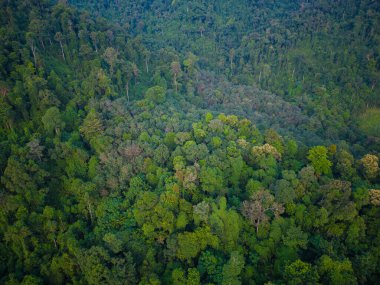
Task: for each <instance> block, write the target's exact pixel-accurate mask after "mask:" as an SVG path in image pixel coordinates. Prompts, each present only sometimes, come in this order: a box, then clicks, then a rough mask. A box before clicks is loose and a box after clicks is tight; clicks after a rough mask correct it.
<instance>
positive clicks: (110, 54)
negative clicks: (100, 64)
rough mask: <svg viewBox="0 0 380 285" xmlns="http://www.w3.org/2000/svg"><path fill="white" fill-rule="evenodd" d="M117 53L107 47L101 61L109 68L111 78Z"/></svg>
mask: <svg viewBox="0 0 380 285" xmlns="http://www.w3.org/2000/svg"><path fill="white" fill-rule="evenodd" d="M117 56H118V52H117V50H115V49H114V48H113V47H108V48H107V49H106V50H105V51H104V53H103V59H104V60H105V62H107V64H108V65H109V66H110V74H111V78H112V75H113V72H114V68H115V64H116V62H117Z"/></svg>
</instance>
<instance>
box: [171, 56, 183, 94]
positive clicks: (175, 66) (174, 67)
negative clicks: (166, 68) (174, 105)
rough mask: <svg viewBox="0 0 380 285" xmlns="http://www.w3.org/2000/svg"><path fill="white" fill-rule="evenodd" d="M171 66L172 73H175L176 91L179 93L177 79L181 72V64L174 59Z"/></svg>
mask: <svg viewBox="0 0 380 285" xmlns="http://www.w3.org/2000/svg"><path fill="white" fill-rule="evenodd" d="M171 68H172V73H173V84H174V87H175V92H176V93H177V92H178V82H177V79H178V76H179V74H180V72H181V64H180V63H179V62H178V61H173V62H172V64H171Z"/></svg>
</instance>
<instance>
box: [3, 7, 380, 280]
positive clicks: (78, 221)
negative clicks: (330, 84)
mask: <svg viewBox="0 0 380 285" xmlns="http://www.w3.org/2000/svg"><path fill="white" fill-rule="evenodd" d="M123 2H124V1H102V2H99V1H95V2H94V1H86V3H85V4H86V5H89V4H91V3H95V4H94V5H90V6H91V7H93V8H89V9H88V10H89V11H90V12H86V11H80V10H77V9H76V8H73V7H72V6H69V5H67V4H66V3H65V1H60V3H57V4H52V3H50V1H29V0H15V1H0V24H1V25H0V26H1V28H0V176H1V179H0V205H1V207H0V261H1V262H0V276H1V277H0V283H4V284H140V285H144V284H189V285H190V284H193V285H195V284H226V285H227V284H265V283H266V284H283V283H289V284H308V283H311V284H317V283H329V284H375V283H376V281H377V280H379V279H380V271H379V268H380V266H379V264H380V236H379V231H378V229H379V227H380V224H379V223H380V219H379V216H380V208H379V206H380V190H379V189H380V168H379V159H380V156H379V153H377V152H376V151H375V150H376V142H377V141H376V139H377V137H378V134H377V132H376V127H372V125H368V124H366V122H367V123H368V121H371V122H373V121H375V122H376V120H377V118H378V113H377V110H376V109H375V108H373V109H371V111H370V113H365V114H363V115H362V117H361V119H360V124H359V125H361V128H362V129H365V130H366V131H367V132H368V134H370V137H368V138H366V140H362V141H360V140H359V141H358V143H361V145H359V144H358V145H356V146H355V145H354V146H352V145H350V144H349V143H347V142H344V141H339V142H338V143H336V144H332V143H330V142H329V141H327V140H323V138H324V135H323V134H322V133H321V134H320V135H321V136H320V137H319V136H318V135H316V136H315V138H316V140H319V141H318V145H316V143H315V142H316V140H315V141H314V145H311V144H309V143H310V142H311V141H312V137H311V136H309V134H310V130H312V127H313V124H314V125H318V124H319V123H320V124H324V120H320V119H318V118H313V116H312V115H310V114H309V113H308V111H304V110H303V109H302V108H300V106H298V105H295V104H294V102H286V101H287V100H286V99H284V98H281V97H279V96H276V95H273V94H270V93H269V92H266V91H265V92H264V91H261V90H259V89H258V88H257V87H254V86H253V87H252V86H247V85H242V84H240V85H239V84H232V83H231V82H229V81H228V80H230V81H236V82H237V83H239V82H240V81H239V80H240V79H239V80H238V77H239V76H243V74H244V73H242V72H240V71H239V68H238V67H237V66H236V63H237V57H238V54H239V48H238V47H235V48H234V50H232V51H231V50H229V51H228V54H229V61H226V62H227V63H224V64H222V66H223V68H230V70H231V71H230V73H229V74H227V73H226V74H224V75H221V74H218V72H217V71H215V70H212V69H211V71H210V70H209V71H203V70H201V69H202V68H205V67H207V66H208V65H209V66H212V65H211V63H212V61H213V60H214V57H210V62H211V63H207V62H205V54H202V53H200V52H199V50H197V49H192V52H191V51H188V50H186V52H185V49H182V50H181V51H176V50H175V49H173V48H171V47H170V44H171V38H170V37H169V36H168V33H166V31H164V30H160V33H161V37H162V39H161V40H163V39H165V38H166V39H167V40H168V42H167V46H161V45H162V44H163V43H162V42H160V41H161V40H160V41H158V39H156V40H154V39H152V38H151V36H150V35H151V34H153V33H154V30H152V29H154V28H155V27H156V26H155V25H153V24H152V23H151V22H149V21H148V19H150V21H153V18H144V17H150V16H149V15H150V13H151V12H149V11H150V10H148V9H147V8H148V7H150V8H151V9H153V8H154V9H153V10H152V11H156V12H157V11H158V12H157V15H159V16H160V17H159V18H158V20H157V21H159V22H160V23H161V21H163V20H162V19H164V20H165V19H166V22H165V21H164V22H165V23H166V24H167V25H169V24H172V25H173V26H172V28H173V27H176V24H177V23H176V20H175V18H174V19H173V21H172V22H170V21H168V17H170V15H171V14H173V13H174V14H175V15H189V17H190V16H191V19H193V20H192V22H189V23H204V25H202V26H201V27H200V28H199V30H197V35H198V36H199V37H200V38H201V39H200V40H201V41H203V40H206V39H209V37H210V30H209V27H210V25H211V24H209V21H211V20H210V19H214V18H215V21H216V20H218V19H219V18H218V15H221V17H222V16H223V17H222V18H220V19H224V17H229V16H228V14H226V11H227V10H226V9H223V7H225V5H227V3H224V2H223V1H215V2H212V3H211V2H210V4H208V6H207V5H206V4H205V3H206V2H205V1H200V2H201V3H198V2H199V1H193V2H192V3H189V4H188V5H194V6H191V7H187V6H186V5H187V4H186V5H185V4H184V3H183V2H182V1H172V3H171V5H172V6H171V7H172V8H167V9H166V10H162V9H163V7H166V6H165V5H166V4H165V3H166V2H165V1H164V2H162V3H161V2H159V1H158V2H157V1H155V2H154V3H153V1H129V2H130V3H131V5H129V6H126V5H124V4H123ZM219 2H220V3H219ZM248 2H250V1H248ZM266 2H267V1H266ZM266 2H265V3H262V1H257V3H256V4H255V5H262V11H267V12H268V13H269V11H268V10H267V8H266V7H267V5H269V4H268V3H270V1H269V2H268V3H266ZM76 3H77V4H80V3H82V2H80V1H76ZM237 3H238V4H239V5H237V7H240V8H241V9H242V10H241V11H243V12H244V13H243V14H242V15H245V13H246V10H244V7H245V5H246V4H247V1H237ZM74 4H75V3H74ZM116 4H118V5H119V6H114V5H116ZM197 4H198V5H197ZM325 4H326V3H325ZM375 4H376V3H375ZM375 4H373V5H375ZM86 5H85V6H83V5H82V7H89V6H86ZM160 5H163V6H160ZM205 5H206V6H207V7H210V8H208V9H203V8H204V6H205ZM273 5H274V4H273ZM276 5H277V4H276ZM321 5H322V4H321ZM326 5H327V4H326ZM363 5H364V4H363ZM114 7H117V8H114ZM126 7H128V8H126ZM212 7H214V8H215V9H216V11H214V10H209V9H212ZM292 7H293V6H292ZM365 7H366V6H365ZM119 8H120V9H119ZM159 8H160V9H161V10H162V11H163V12H160V11H161V10H160V9H159ZM187 8H191V9H187ZM240 8H239V9H240ZM277 8H278V9H285V10H286V11H288V12H289V11H292V8H291V7H288V6H285V7H282V8H281V7H277ZM124 9H125V10H124ZM363 9H364V8H363ZM92 10H94V11H93V12H96V13H98V14H100V15H101V14H107V13H110V11H111V12H112V11H114V12H113V13H116V11H117V10H119V12H120V13H119V14H118V15H124V16H123V17H127V18H128V21H125V23H124V24H123V25H121V24H120V23H114V22H112V21H107V20H105V19H104V18H101V17H94V16H93V14H91V13H92V12H91V11H92ZM375 11H376V10H374V11H373V13H375ZM205 12H207V13H206V14H207V16H203V14H202V13H205ZM177 13H178V14H177ZM232 13H233V14H236V13H237V10H233V12H232ZM257 13H258V12H255V15H257ZM112 15H113V16H115V18H117V17H116V14H112ZM186 17H187V16H186ZM264 18H265V17H264ZM142 19H144V21H147V22H146V24H144V22H142ZM238 19H239V17H238V16H237V14H236V15H235V18H231V19H230V20H231V21H230V22H229V23H227V25H229V26H230V27H231V30H229V31H228V33H227V31H226V34H224V36H222V37H220V41H221V42H225V43H228V42H229V41H231V39H233V37H235V36H236V37H239V34H238V33H237V32H236V30H237V28H238V27H240V28H243V26H242V25H241V23H243V22H241V21H239V20H238ZM261 19H262V18H261ZM265 19H267V18H265ZM218 21H219V20H218ZM258 21H259V20H258ZM236 25H237V26H236ZM202 27H203V28H202ZM168 31H170V29H169V30H168ZM136 33H138V34H139V35H137V36H136ZM372 33H376V31H373V32H372ZM177 34H178V30H177ZM164 35H165V36H164ZM183 35H188V34H183ZM183 35H182V34H180V35H179V37H180V40H178V45H179V44H180V43H183V44H185V43H187V44H190V43H189V42H190V41H189V39H191V38H188V39H187V41H185V40H184V39H181V38H182V36H183ZM228 35H232V38H230V37H228ZM145 36H146V38H144V37H145ZM194 37H195V35H194ZM148 40H151V41H152V43H151V44H147V42H148ZM195 43H196V41H195ZM230 44H234V45H235V44H238V42H236V43H230ZM182 48H184V47H182ZM207 48H208V47H207V45H205V51H206V49H207ZM218 54H219V52H218V51H217V50H216V51H215V56H218ZM376 56H377V55H376ZM212 71H213V72H212ZM239 74H240V75H239ZM305 78H306V77H305ZM259 80H264V79H263V78H261V79H259ZM305 80H306V79H305ZM268 82H270V81H268ZM240 83H241V82H240ZM376 88H377V87H376V86H374V89H373V90H375V91H374V92H377V91H376V90H377V89H376ZM326 96H327V99H326V100H330V99H328V98H329V96H328V95H326ZM307 98H308V97H307ZM297 100H298V99H297ZM299 100H301V99H299ZM302 100H304V99H302ZM305 100H306V101H307V100H308V99H305ZM363 100H366V99H363ZM297 102H298V101H297ZM313 102H314V103H313V104H317V103H315V102H317V101H313ZM366 102H367V101H366ZM368 102H370V101H368ZM318 104H319V103H318ZM318 104H317V105H316V107H318V106H322V105H318ZM323 106H324V107H326V106H329V105H328V103H326V105H323ZM281 108H283V109H284V110H283V111H282V112H280V109H281ZM326 108H327V107H326ZM309 111H310V110H309ZM310 112H311V111H310ZM336 115H337V116H339V115H341V114H338V113H337V114H336ZM368 116H369V117H368ZM368 118H370V119H368ZM347 126H348V125H347ZM270 127H273V128H270ZM274 128H276V129H277V130H278V131H276V130H274ZM279 133H280V134H281V135H280V134H279ZM293 134H295V135H296V139H294V136H292V135H293ZM369 143H370V144H369ZM369 146H370V147H369Z"/></svg>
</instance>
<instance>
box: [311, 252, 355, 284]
mask: <svg viewBox="0 0 380 285" xmlns="http://www.w3.org/2000/svg"><path fill="white" fill-rule="evenodd" d="M318 272H319V274H320V275H321V280H322V281H323V282H326V283H328V284H332V285H339V284H353V285H354V284H357V280H356V277H355V275H354V270H353V268H352V264H351V262H350V260H349V259H344V260H342V261H338V260H333V259H332V258H331V257H330V256H327V255H322V256H321V258H320V259H319V264H318Z"/></svg>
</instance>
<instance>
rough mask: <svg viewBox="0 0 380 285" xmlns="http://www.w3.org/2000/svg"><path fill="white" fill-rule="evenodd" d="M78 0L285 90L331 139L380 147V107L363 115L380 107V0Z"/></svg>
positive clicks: (148, 37) (245, 79)
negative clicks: (366, 117) (363, 119)
mask: <svg viewBox="0 0 380 285" xmlns="http://www.w3.org/2000/svg"><path fill="white" fill-rule="evenodd" d="M70 2H71V3H73V4H74V5H75V4H76V5H78V7H85V9H89V10H92V11H94V12H95V13H98V14H100V15H103V16H105V17H106V18H108V19H112V20H113V21H116V22H118V23H119V24H125V23H128V27H129V30H130V31H131V33H133V34H138V35H143V39H142V40H143V42H144V43H145V44H146V46H148V47H149V48H151V49H158V48H167V47H168V46H170V47H172V48H174V49H175V50H176V51H177V52H179V53H182V54H183V55H184V56H185V54H186V53H187V52H189V51H191V52H193V53H194V54H196V55H197V56H198V57H199V64H200V66H201V67H202V68H206V69H208V70H211V71H213V72H214V73H216V74H217V75H223V76H226V77H227V78H228V79H229V80H230V81H232V82H233V83H235V84H244V85H250V86H252V85H257V86H259V87H260V88H263V89H265V90H268V91H271V92H274V93H276V94H278V95H279V96H281V97H282V98H283V99H284V100H286V101H288V102H291V103H292V104H294V105H295V106H297V107H300V108H301V110H302V112H303V114H304V115H306V116H308V117H311V118H312V120H313V123H312V128H313V130H314V132H316V133H317V134H318V136H321V137H322V138H323V139H325V140H329V141H330V142H331V143H333V142H334V141H336V140H339V139H343V140H349V141H350V143H351V144H356V143H358V142H359V144H362V145H363V144H366V147H367V148H368V147H371V148H372V149H376V150H377V151H379V148H378V145H379V132H378V130H377V132H376V134H374V132H372V131H370V130H368V129H370V128H371V126H373V125H379V124H380V120H379V119H378V118H379V116H378V115H377V116H376V118H377V119H375V117H374V116H371V118H373V120H371V123H364V124H361V123H360V121H361V120H360V116H361V115H362V114H363V113H366V112H368V113H369V115H371V114H372V113H373V110H372V109H368V108H369V107H372V108H373V107H375V111H376V113H377V114H379V112H380V111H379V107H380V106H379V102H380V100H379V93H380V84H379V78H380V50H379V46H380V34H379V31H380V26H379V17H380V13H379V11H380V4H379V2H378V1H371V0H365V1H363V0H350V1H334V2H331V1H312V2H310V3H309V2H307V1H306V2H305V1H303V0H297V1H294V0H287V1H281V2H278V1H260V0H256V1H246V0H236V1H234V5H232V6H231V3H230V2H229V1H211V2H210V1H202V0H197V1H191V2H189V1H140V0H138V1H137V0H134V1H130V0H128V1H126V0H118V1H113V0H111V1H104V5H101V4H99V3H98V1H91V0H75V1H74V0H73V1H70ZM96 3H98V4H96ZM222 84H223V83H222ZM220 85H221V84H220ZM228 107H229V106H228ZM228 107H227V108H228ZM358 120H359V125H358ZM366 136H369V138H367V137H366ZM374 142H375V143H376V147H374Z"/></svg>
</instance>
